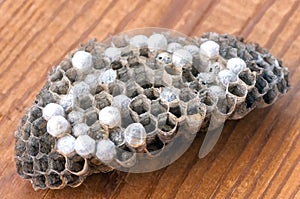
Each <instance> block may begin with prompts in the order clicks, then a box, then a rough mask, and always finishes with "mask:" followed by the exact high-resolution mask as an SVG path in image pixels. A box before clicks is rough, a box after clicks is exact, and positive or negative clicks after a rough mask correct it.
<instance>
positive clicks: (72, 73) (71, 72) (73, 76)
mask: <svg viewBox="0 0 300 199" xmlns="http://www.w3.org/2000/svg"><path fill="white" fill-rule="evenodd" d="M65 75H66V77H67V78H68V80H69V81H70V82H71V83H73V82H75V81H76V80H77V79H78V74H77V70H76V69H75V68H70V69H68V70H67V71H66V73H65Z"/></svg>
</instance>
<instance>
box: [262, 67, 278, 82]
mask: <svg viewBox="0 0 300 199" xmlns="http://www.w3.org/2000/svg"><path fill="white" fill-rule="evenodd" d="M262 76H263V78H264V79H265V80H267V82H268V83H270V84H274V83H275V82H276V81H277V79H278V77H277V76H276V75H274V73H273V72H272V71H270V70H264V72H263V74H262Z"/></svg>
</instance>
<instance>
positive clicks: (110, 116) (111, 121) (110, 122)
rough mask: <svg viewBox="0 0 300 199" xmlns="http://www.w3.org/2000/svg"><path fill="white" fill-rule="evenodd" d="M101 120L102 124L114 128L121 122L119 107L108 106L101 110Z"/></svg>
mask: <svg viewBox="0 0 300 199" xmlns="http://www.w3.org/2000/svg"><path fill="white" fill-rule="evenodd" d="M99 121H100V123H101V124H104V125H107V126H108V127H109V128H113V127H115V126H117V125H119V124H120V122H121V114H120V111H119V109H118V108H116V107H113V106H107V107H105V108H103V109H101V110H100V112H99Z"/></svg>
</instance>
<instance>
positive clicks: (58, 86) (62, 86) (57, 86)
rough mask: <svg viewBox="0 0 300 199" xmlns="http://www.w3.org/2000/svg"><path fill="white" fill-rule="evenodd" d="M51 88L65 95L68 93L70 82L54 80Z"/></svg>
mask: <svg viewBox="0 0 300 199" xmlns="http://www.w3.org/2000/svg"><path fill="white" fill-rule="evenodd" d="M50 90H51V91H52V92H54V93H57V94H59V95H65V94H67V93H68V90H69V83H68V82H67V81H66V80H62V81H59V82H53V83H52V84H51V86H50Z"/></svg>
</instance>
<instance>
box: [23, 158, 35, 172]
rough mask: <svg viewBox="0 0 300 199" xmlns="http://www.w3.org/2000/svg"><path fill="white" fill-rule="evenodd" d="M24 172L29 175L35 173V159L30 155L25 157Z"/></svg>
mask: <svg viewBox="0 0 300 199" xmlns="http://www.w3.org/2000/svg"><path fill="white" fill-rule="evenodd" d="M22 167H23V172H24V173H25V174H27V175H31V174H33V173H34V170H33V159H32V157H30V156H29V155H26V156H25V157H23V165H22Z"/></svg>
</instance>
